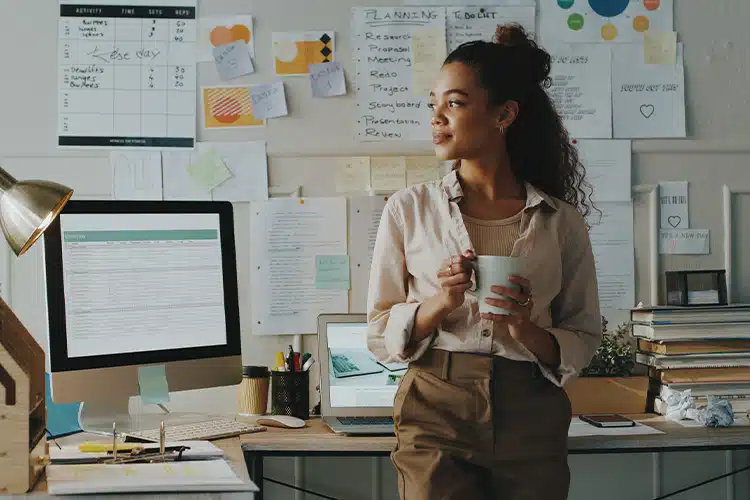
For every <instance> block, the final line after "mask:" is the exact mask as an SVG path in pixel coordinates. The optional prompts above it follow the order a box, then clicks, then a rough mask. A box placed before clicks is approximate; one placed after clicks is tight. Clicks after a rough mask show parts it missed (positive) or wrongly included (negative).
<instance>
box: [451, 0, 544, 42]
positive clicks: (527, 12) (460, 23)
mask: <svg viewBox="0 0 750 500" xmlns="http://www.w3.org/2000/svg"><path fill="white" fill-rule="evenodd" d="M457 3H459V2H454V3H452V4H451V5H455V4H457ZM498 3H502V2H497V3H493V4H492V5H493V6H492V7H480V6H479V5H481V4H479V3H476V2H471V4H472V5H473V7H450V8H448V11H447V17H446V37H447V39H448V52H450V51H452V50H454V49H455V48H456V47H458V46H459V45H461V44H462V43H464V42H468V41H470V40H485V41H488V42H491V41H492V40H493V37H494V36H495V30H496V28H497V26H498V25H500V24H506V23H518V24H520V25H521V26H522V27H523V28H524V29H526V31H527V32H529V33H534V32H536V15H535V11H536V9H535V7H534V6H533V5H527V6H504V7H503V6H498Z"/></svg>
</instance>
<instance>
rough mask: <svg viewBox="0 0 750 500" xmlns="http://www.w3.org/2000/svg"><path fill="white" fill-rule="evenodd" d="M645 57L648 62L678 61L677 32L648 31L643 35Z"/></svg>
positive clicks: (673, 62) (666, 62)
mask: <svg viewBox="0 0 750 500" xmlns="http://www.w3.org/2000/svg"><path fill="white" fill-rule="evenodd" d="M643 59H644V61H645V62H646V64H672V65H674V64H675V63H676V61H677V32H676V31H665V32H663V33H662V32H658V31H656V32H653V31H647V32H646V33H644V35H643Z"/></svg>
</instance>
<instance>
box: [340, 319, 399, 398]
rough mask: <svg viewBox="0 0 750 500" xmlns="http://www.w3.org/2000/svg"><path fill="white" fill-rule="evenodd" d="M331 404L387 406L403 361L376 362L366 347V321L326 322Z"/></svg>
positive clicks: (393, 394)
mask: <svg viewBox="0 0 750 500" xmlns="http://www.w3.org/2000/svg"><path fill="white" fill-rule="evenodd" d="M326 338H327V340H328V365H329V366H328V374H329V375H328V376H329V386H330V402H331V408H354V407H369V408H378V407H391V406H393V398H394V396H395V395H396V389H397V388H398V382H399V380H400V379H401V377H402V376H403V375H404V373H406V368H407V365H406V364H401V363H393V364H384V363H381V362H379V361H378V360H377V359H376V358H375V356H374V355H373V354H372V353H371V352H370V351H369V350H368V348H367V323H328V325H327V331H326Z"/></svg>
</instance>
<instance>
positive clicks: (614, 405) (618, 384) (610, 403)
mask: <svg viewBox="0 0 750 500" xmlns="http://www.w3.org/2000/svg"><path fill="white" fill-rule="evenodd" d="M648 384H649V382H648V377H647V376H643V377H640V376H635V377H580V378H578V379H576V380H574V381H573V382H572V383H570V384H568V385H567V387H565V392H567V393H568V398H569V399H570V404H571V406H572V407H573V414H574V415H580V414H581V413H646V403H647V400H648Z"/></svg>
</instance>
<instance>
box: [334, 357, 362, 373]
mask: <svg viewBox="0 0 750 500" xmlns="http://www.w3.org/2000/svg"><path fill="white" fill-rule="evenodd" d="M331 362H332V363H333V369H334V370H336V371H337V372H339V373H351V372H356V371H358V370H359V367H358V366H357V365H355V364H354V363H353V362H352V360H351V359H349V357H348V356H342V355H340V354H334V355H333V356H331Z"/></svg>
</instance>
